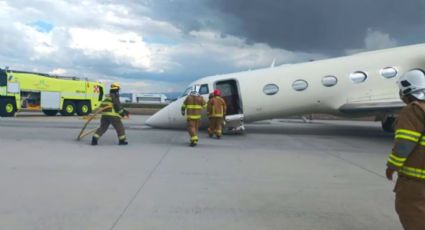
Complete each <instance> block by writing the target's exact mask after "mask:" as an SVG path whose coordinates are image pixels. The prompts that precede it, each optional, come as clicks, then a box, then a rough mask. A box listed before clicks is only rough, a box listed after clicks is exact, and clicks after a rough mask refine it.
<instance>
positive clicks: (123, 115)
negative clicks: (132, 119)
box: [120, 109, 130, 117]
mask: <svg viewBox="0 0 425 230" xmlns="http://www.w3.org/2000/svg"><path fill="white" fill-rule="evenodd" d="M128 115H130V113H129V112H128V111H127V110H125V109H123V111H122V112H121V113H120V116H121V117H128Z"/></svg>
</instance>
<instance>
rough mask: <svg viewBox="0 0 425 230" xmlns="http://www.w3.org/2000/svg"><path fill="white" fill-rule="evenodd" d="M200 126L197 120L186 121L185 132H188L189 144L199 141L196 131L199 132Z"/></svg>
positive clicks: (199, 121)
mask: <svg viewBox="0 0 425 230" xmlns="http://www.w3.org/2000/svg"><path fill="white" fill-rule="evenodd" d="M200 124H201V120H200V119H197V120H192V119H188V120H187V131H188V132H189V136H190V141H191V142H197V141H198V140H199V138H198V130H199V126H200Z"/></svg>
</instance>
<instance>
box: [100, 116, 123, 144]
mask: <svg viewBox="0 0 425 230" xmlns="http://www.w3.org/2000/svg"><path fill="white" fill-rule="evenodd" d="M109 125H112V126H113V127H114V129H115V131H116V132H117V136H118V139H119V140H125V139H126V136H125V129H124V125H123V124H122V121H121V118H120V117H114V116H102V118H101V119H100V127H99V128H98V129H97V130H96V132H95V133H94V137H95V138H96V139H99V138H100V137H101V136H102V135H103V134H104V133H105V132H106V131H107V130H108V128H109Z"/></svg>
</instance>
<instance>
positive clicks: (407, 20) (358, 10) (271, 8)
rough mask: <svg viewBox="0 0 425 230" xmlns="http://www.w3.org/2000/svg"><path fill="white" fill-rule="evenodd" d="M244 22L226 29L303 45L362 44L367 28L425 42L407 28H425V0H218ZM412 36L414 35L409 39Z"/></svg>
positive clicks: (292, 45)
mask: <svg viewBox="0 0 425 230" xmlns="http://www.w3.org/2000/svg"><path fill="white" fill-rule="evenodd" d="M211 4H212V5H215V6H216V7H217V8H219V9H220V11H222V12H223V13H225V14H227V15H228V17H232V18H236V19H237V20H239V21H240V24H241V26H239V27H232V26H229V27H227V28H225V32H226V33H230V34H234V35H239V36H244V37H246V38H248V41H252V42H265V43H268V44H270V45H271V46H274V47H280V48H284V49H289V50H301V51H328V52H329V51H332V52H335V51H341V50H343V49H348V48H359V47H362V46H363V45H364V38H365V35H366V33H367V30H368V29H372V30H377V31H380V32H383V33H388V34H389V35H390V36H391V37H394V38H396V39H397V40H398V41H399V42H400V43H401V44H403V43H410V42H412V43H413V42H424V41H425V38H424V37H417V39H416V41H414V40H415V39H412V37H411V36H410V34H409V33H416V34H417V33H418V32H420V30H424V29H425V27H424V26H425V14H424V13H425V1H424V0H409V1H399V0H373V1H370V0H356V1H351V0H350V1H348V0H320V1H317V0H284V1H274V0H261V1H253V0H231V1H228V0H214V1H212V2H211ZM408 40H410V41H408Z"/></svg>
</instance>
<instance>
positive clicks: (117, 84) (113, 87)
mask: <svg viewBox="0 0 425 230" xmlns="http://www.w3.org/2000/svg"><path fill="white" fill-rule="evenodd" d="M120 88H121V85H120V83H119V82H114V83H112V84H111V89H118V90H119V89H120Z"/></svg>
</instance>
